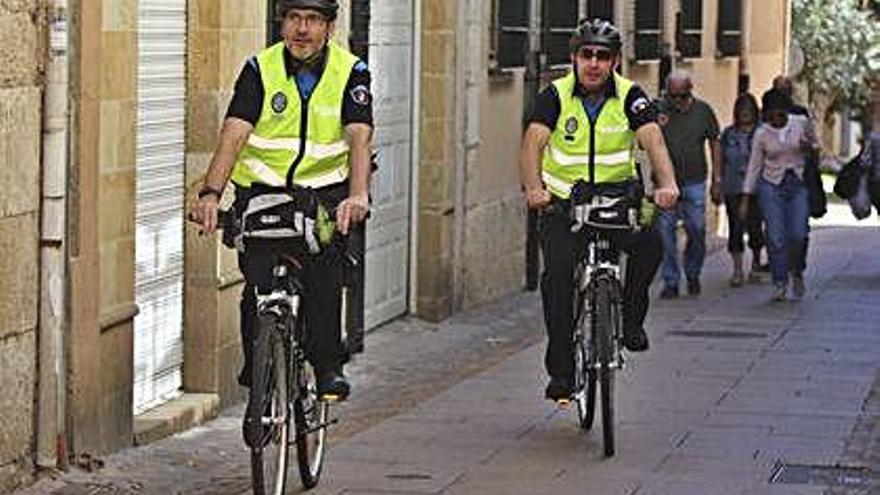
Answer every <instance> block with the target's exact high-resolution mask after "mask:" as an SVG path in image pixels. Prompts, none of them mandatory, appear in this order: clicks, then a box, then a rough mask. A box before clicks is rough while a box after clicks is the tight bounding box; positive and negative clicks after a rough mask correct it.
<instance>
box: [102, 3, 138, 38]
mask: <svg viewBox="0 0 880 495" xmlns="http://www.w3.org/2000/svg"><path fill="white" fill-rule="evenodd" d="M101 14H102V19H101V29H102V30H103V31H137V28H138V0H103V5H102V7H101Z"/></svg>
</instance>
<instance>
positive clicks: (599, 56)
mask: <svg viewBox="0 0 880 495" xmlns="http://www.w3.org/2000/svg"><path fill="white" fill-rule="evenodd" d="M578 55H579V56H580V57H581V58H584V59H587V60H592V59H593V58H595V59H596V60H598V61H599V62H610V61H612V60H614V52H612V51H611V50H602V49H595V48H586V47H585V48H581V49H580V50H578Z"/></svg>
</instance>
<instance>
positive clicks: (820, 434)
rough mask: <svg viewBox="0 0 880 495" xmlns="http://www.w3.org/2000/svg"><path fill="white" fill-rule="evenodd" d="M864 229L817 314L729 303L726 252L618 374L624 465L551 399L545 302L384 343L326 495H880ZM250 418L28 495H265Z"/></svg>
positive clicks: (664, 307) (878, 369) (812, 273)
mask: <svg viewBox="0 0 880 495" xmlns="http://www.w3.org/2000/svg"><path fill="white" fill-rule="evenodd" d="M847 215H848V212H847V211H843V212H838V211H837V210H834V211H832V212H831V213H829V218H826V219H825V221H824V223H825V224H829V225H828V226H820V227H817V228H815V229H814V231H813V233H812V237H811V243H810V250H811V251H810V258H809V268H808V271H807V287H808V292H807V296H806V297H805V298H804V299H803V300H801V301H788V302H785V303H775V304H774V303H771V302H770V287H769V285H768V284H766V283H765V284H761V285H747V286H744V287H742V288H738V289H732V288H729V287H728V285H727V277H728V258H727V254H726V253H725V252H723V250H716V251H715V253H714V254H713V255H711V256H709V257H708V258H707V263H706V268H705V271H704V276H703V286H704V293H703V295H702V296H701V297H699V298H697V299H693V298H687V297H683V298H680V299H678V300H673V301H655V302H654V303H653V306H652V312H651V316H650V321H649V325H648V328H649V334H650V335H651V338H652V340H651V350H650V351H649V352H648V353H646V354H643V355H635V356H630V359H629V361H628V367H627V368H626V370H625V371H624V372H623V373H622V374H621V375H619V377H618V381H617V403H616V407H617V411H618V418H617V442H618V443H617V455H616V456H615V457H614V458H612V459H605V458H604V457H603V456H602V444H601V429H600V428H598V429H597V428H594V430H593V431H592V432H589V433H583V432H581V431H579V430H578V428H577V427H576V423H575V421H576V418H575V411H574V409H573V408H569V409H557V408H556V407H555V406H554V405H553V404H551V403H549V402H547V401H544V400H542V393H543V387H544V383H545V378H544V375H543V368H542V364H541V363H542V356H543V350H544V345H543V342H542V339H543V327H542V324H541V322H540V317H539V315H540V303H539V299H538V297H537V296H536V295H535V294H527V295H521V296H517V297H514V298H512V299H509V300H506V301H502V302H500V303H498V304H496V305H493V306H490V307H486V308H482V309H479V310H477V311H474V312H470V313H467V314H464V315H461V316H458V317H455V318H453V319H451V320H450V321H448V322H445V323H443V324H439V325H429V324H426V323H422V322H417V321H412V320H404V321H400V322H396V323H394V324H391V325H389V326H387V327H385V328H383V329H380V330H379V331H377V332H375V333H374V334H372V335H371V336H370V338H369V339H368V342H367V345H368V349H367V354H366V355H365V356H362V357H360V358H359V359H358V361H357V362H356V363H355V364H354V365H352V366H351V367H350V370H351V376H352V378H353V382H354V386H355V397H354V398H353V399H352V400H351V401H350V402H349V403H348V404H346V405H344V406H342V407H340V408H338V409H339V411H338V412H339V415H340V419H341V424H340V426H338V427H335V429H334V430H332V431H331V436H332V437H333V442H332V445H331V448H330V450H329V452H328V457H327V462H326V465H325V472H324V477H323V479H322V481H321V484H320V485H319V487H318V488H317V489H316V490H314V491H313V492H312V493H316V494H363V495H366V494H383V493H385V494H392V493H393V494H449V495H452V494H504V495H513V494H543V493H552V494H585V493H590V494H593V493H595V494H601V495H616V494H620V495H688V494H695V495H713V494H723V495H728V494H756V495H757V494H767V495H774V494H779V495H785V494H798V495H811V494H816V495H820V494H826V493H827V494H876V493H880V470H878V456H880V454H878V452H880V431H878V427H877V422H878V421H877V420H878V417H880V304H878V303H880V298H878V294H880V255H878V253H880V228H878V227H877V226H876V225H877V223H876V218H874V219H871V220H870V221H868V222H863V223H862V224H859V226H857V227H855V226H843V225H840V224H839V225H836V226H834V225H830V224H834V222H835V218H837V219H840V220H841V223H852V222H849V221H847V220H846V219H847V218H849V217H848V216H847ZM658 289H659V287H657V288H655V290H658ZM240 415H241V407H237V408H233V409H231V410H228V411H225V412H224V414H223V415H222V416H221V417H220V418H218V419H217V420H215V421H212V422H210V423H209V424H206V425H204V426H203V427H199V428H196V429H193V430H191V431H189V432H186V433H184V434H182V435H178V436H176V437H173V438H169V439H166V440H163V441H160V442H157V443H155V444H152V445H149V446H147V447H143V448H139V449H131V450H129V451H126V452H123V453H120V454H117V455H113V456H110V457H108V458H106V459H104V463H105V465H104V467H103V468H101V469H99V470H97V471H95V472H92V473H87V472H84V471H75V472H71V473H67V474H65V475H63V476H62V477H60V478H57V479H45V480H43V481H42V482H40V483H39V484H37V485H36V486H34V487H32V488H31V489H29V490H26V491H21V492H16V493H17V495H25V494H27V495H33V494H46V493H57V494H117V493H118V494H141V493H148V494H153V493H155V494H163V495H170V494H177V493H181V494H239V493H248V491H249V490H248V471H247V461H248V454H247V451H245V450H244V448H243V444H242V443H241V440H240V419H239V418H240ZM835 467H851V468H854V469H852V470H849V471H845V472H830V471H828V470H827V469H823V468H835ZM291 480H292V481H293V483H292V485H293V486H294V488H295V489H294V490H293V492H298V490H299V488H298V487H299V485H298V478H297V477H296V476H295V475H294V476H293V477H292V478H291Z"/></svg>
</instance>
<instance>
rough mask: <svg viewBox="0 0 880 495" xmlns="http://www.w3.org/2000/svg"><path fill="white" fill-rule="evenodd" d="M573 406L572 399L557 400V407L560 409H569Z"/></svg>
mask: <svg viewBox="0 0 880 495" xmlns="http://www.w3.org/2000/svg"><path fill="white" fill-rule="evenodd" d="M570 404H571V399H556V405H557V406H559V407H568V406H569V405H570Z"/></svg>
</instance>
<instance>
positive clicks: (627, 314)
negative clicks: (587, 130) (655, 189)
mask: <svg viewBox="0 0 880 495" xmlns="http://www.w3.org/2000/svg"><path fill="white" fill-rule="evenodd" d="M569 225H570V221H569V213H568V211H565V210H561V209H560V210H558V211H557V212H556V213H552V214H542V215H541V216H540V217H539V218H538V233H539V236H540V240H541V252H542V254H543V257H544V272H543V273H542V275H541V299H542V300H543V303H544V322H545V324H546V326H547V336H548V343H547V353H546V355H545V357H544V365H545V367H546V368H547V372H548V373H549V374H550V376H552V377H560V378H570V377H571V375H572V373H573V372H574V353H573V346H572V334H573V331H574V321H573V320H574V307H573V301H572V299H573V297H574V283H575V282H574V268H575V263H576V262H577V261H578V260H579V259H580V258H581V256H583V253H584V246H583V244H582V243H581V242H579V241H580V240H581V239H582V238H581V237H580V236H578V235H575V234H572V233H571V230H570V227H569ZM611 241H612V244H613V245H614V247H616V248H617V249H619V250H621V251H623V252H625V253H627V254H628V255H629V257H628V260H627V266H626V280H625V281H624V288H623V325H624V331H627V330H633V329H638V328H641V326H642V325H643V324H644V321H645V316H647V314H648V288H649V287H650V285H651V281H652V280H653V279H654V275H655V274H656V273H657V269H658V268H659V267H660V261H661V259H662V257H663V244H662V242H661V240H660V234H659V232H657V231H656V230H655V229H653V228H652V229H648V230H643V231H641V232H621V233H619V234H615V235H614V236H613V237H612V239H611Z"/></svg>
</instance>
